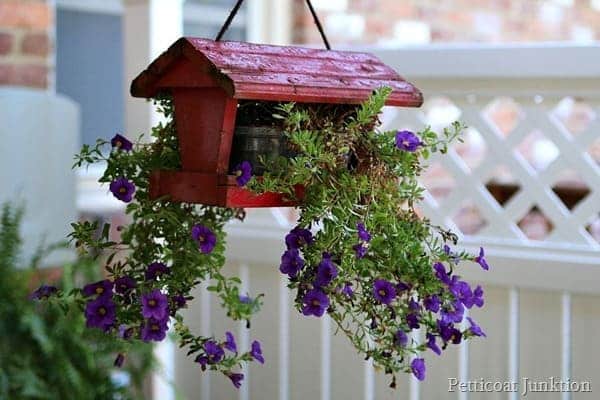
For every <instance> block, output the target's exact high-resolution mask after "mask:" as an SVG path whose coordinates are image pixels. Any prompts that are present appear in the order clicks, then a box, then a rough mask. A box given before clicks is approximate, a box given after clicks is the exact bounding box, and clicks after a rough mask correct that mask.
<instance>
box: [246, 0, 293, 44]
mask: <svg viewBox="0 0 600 400" xmlns="http://www.w3.org/2000/svg"><path fill="white" fill-rule="evenodd" d="M246 2H247V3H248V4H247V7H248V17H247V19H246V21H247V35H248V41H249V42H253V43H265V44H280V45H288V44H290V43H291V41H292V7H293V4H292V0H246Z"/></svg>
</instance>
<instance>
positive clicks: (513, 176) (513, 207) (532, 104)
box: [386, 95, 600, 250]
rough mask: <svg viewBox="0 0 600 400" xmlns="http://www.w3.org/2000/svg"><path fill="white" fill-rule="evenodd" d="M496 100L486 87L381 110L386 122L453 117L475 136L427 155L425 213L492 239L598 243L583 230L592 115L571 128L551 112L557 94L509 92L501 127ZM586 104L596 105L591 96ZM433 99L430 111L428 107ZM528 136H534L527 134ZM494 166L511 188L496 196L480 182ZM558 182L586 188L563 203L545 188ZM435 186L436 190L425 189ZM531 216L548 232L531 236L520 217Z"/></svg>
mask: <svg viewBox="0 0 600 400" xmlns="http://www.w3.org/2000/svg"><path fill="white" fill-rule="evenodd" d="M496 100H497V99H496V97H494V96H489V95H488V96H472V95H460V96H459V95H454V96H449V97H447V98H446V103H445V104H444V103H442V105H439V102H438V105H437V106H433V107H428V105H427V104H426V105H425V108H424V109H423V110H418V111H415V110H400V111H398V112H397V113H396V115H394V116H393V117H391V118H388V122H387V124H386V125H387V127H390V128H391V127H396V126H397V127H411V128H413V129H419V127H422V126H423V125H432V126H434V128H439V127H440V126H442V125H443V124H444V123H450V122H451V121H452V120H453V119H454V118H458V119H459V120H460V121H462V122H463V123H464V124H465V125H467V126H468V127H469V131H467V132H466V136H467V139H469V138H471V139H472V138H475V140H474V141H473V140H470V141H469V140H467V143H466V144H464V145H460V146H452V148H451V149H450V150H449V152H448V153H447V154H446V155H436V156H434V157H433V158H432V159H431V160H430V162H429V164H430V165H431V166H433V167H435V168H436V169H437V173H434V174H433V175H434V176H429V177H426V179H424V184H425V186H426V188H427V189H428V192H427V193H426V195H425V200H424V202H423V203H422V208H423V210H424V212H425V214H426V215H427V216H428V217H430V218H431V219H432V221H433V222H434V223H438V224H442V225H445V226H448V227H449V228H452V229H453V230H455V231H457V232H461V233H463V234H466V235H468V234H471V235H472V236H474V235H476V236H479V237H482V238H488V239H492V240H494V241H496V242H498V241H507V242H510V243H521V244H535V243H534V242H546V243H548V244H552V246H554V247H557V248H561V247H564V248H570V249H572V248H574V247H576V248H586V249H590V250H593V249H595V250H597V249H600V244H599V243H598V241H597V238H594V237H593V235H592V234H591V233H590V231H592V230H591V229H590V227H591V224H592V223H593V222H594V221H595V220H596V219H597V217H598V215H599V214H600V166H599V164H598V162H599V161H600V160H595V159H593V158H592V156H591V155H590V152H589V151H590V146H592V145H593V144H594V142H595V141H596V140H597V139H598V138H599V137H600V120H599V119H597V118H595V119H591V121H590V123H589V124H588V125H587V126H585V127H584V128H583V129H582V131H580V132H577V134H574V133H572V132H570V131H569V129H567V127H566V126H565V124H564V123H563V122H564V121H561V119H560V118H559V117H558V116H557V112H556V107H557V105H558V104H559V103H560V100H561V99H560V98H545V99H542V98H541V97H539V96H529V97H517V98H513V99H512V102H513V103H515V104H516V105H518V107H519V118H516V121H514V122H515V124H513V125H514V126H513V127H510V128H511V129H510V130H509V131H508V132H507V129H506V128H505V127H500V126H499V125H502V124H501V123H499V122H498V121H497V120H496V121H495V120H494V119H493V118H492V117H491V116H490V112H489V109H490V105H491V104H493V103H494V102H495V101H496ZM434 102H435V101H434ZM590 105H591V109H593V110H596V111H598V106H597V104H590ZM436 107H437V108H438V110H437V111H435V110H432V108H436ZM440 108H441V109H442V110H439V109H440ZM443 110H446V111H443ZM444 119H445V121H444ZM440 120H441V121H440ZM532 138H533V139H539V140H533V142H532ZM469 142H470V143H469ZM473 142H475V143H473ZM528 142H532V143H529V144H527V143H528ZM523 148H524V149H523ZM459 150H460V151H459ZM536 159H538V162H536V161H535V160H536ZM473 160H475V161H474V162H473ZM532 160H533V162H532ZM532 164H533V165H532ZM440 167H441V168H440ZM498 167H502V168H504V170H505V171H508V173H509V175H510V182H509V184H510V185H511V186H516V187H517V188H518V190H517V192H516V193H514V195H512V196H511V197H510V198H509V199H508V200H507V201H506V202H505V203H504V204H500V202H499V201H497V200H496V199H495V198H494V196H493V195H492V194H491V193H490V191H488V189H487V188H486V185H487V184H489V183H490V180H491V177H492V176H493V175H494V173H495V171H497V169H498ZM565 171H569V172H572V173H574V174H575V175H576V179H573V181H571V182H569V181H566V182H564V180H563V181H561V182H558V181H559V180H560V177H561V174H562V173H563V172H565ZM436 175H437V176H436ZM449 181H450V182H449ZM557 182H558V183H557ZM504 183H506V182H504ZM561 185H562V187H563V188H564V187H566V188H567V189H568V188H572V187H576V188H579V189H580V191H581V190H583V191H586V190H587V191H589V192H588V193H587V195H585V197H584V198H583V199H582V200H581V201H579V202H577V204H575V205H574V206H573V207H572V209H569V208H568V207H567V205H566V204H565V203H563V201H562V200H561V198H560V197H559V196H558V195H557V193H555V192H554V191H553V188H556V187H557V186H559V187H560V186H561ZM440 187H443V190H441V191H442V192H444V196H434V195H432V193H433V192H435V191H438V192H439V191H440ZM466 203H467V204H468V205H469V206H468V207H465V204H466ZM465 210H466V211H465ZM532 210H534V212H533V213H532V212H531V211H532ZM532 215H533V217H532ZM536 217H537V218H536ZM536 219H537V223H538V224H539V223H545V224H547V225H548V232H545V234H539V235H537V236H536V234H535V231H533V232H534V233H533V234H526V233H524V231H525V232H528V233H529V231H531V229H530V227H529V226H528V224H535V223H536ZM469 220H471V222H472V221H473V220H479V221H480V222H482V224H480V225H481V226H475V229H474V230H475V231H471V229H472V228H473V227H471V228H469V229H466V228H464V226H467V227H469ZM592 228H593V226H592ZM592 232H593V231H592ZM531 236H533V237H534V239H535V241H534V242H533V241H532V238H531Z"/></svg>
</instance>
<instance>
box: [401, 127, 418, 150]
mask: <svg viewBox="0 0 600 400" xmlns="http://www.w3.org/2000/svg"><path fill="white" fill-rule="evenodd" d="M422 145H423V142H421V139H419V138H418V137H417V135H415V134H414V133H412V132H411V131H398V133H396V147H397V148H399V149H400V150H404V151H410V152H414V151H416V150H417V149H418V148H419V147H420V146H422Z"/></svg>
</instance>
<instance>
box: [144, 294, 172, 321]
mask: <svg viewBox="0 0 600 400" xmlns="http://www.w3.org/2000/svg"><path fill="white" fill-rule="evenodd" d="M142 315H143V316H144V318H154V319H156V320H159V321H162V320H164V319H168V318H169V299H168V298H167V296H166V295H165V294H163V293H161V292H160V290H158V289H155V290H153V291H152V292H150V293H146V294H144V295H142Z"/></svg>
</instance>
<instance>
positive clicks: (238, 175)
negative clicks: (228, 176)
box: [233, 161, 252, 187]
mask: <svg viewBox="0 0 600 400" xmlns="http://www.w3.org/2000/svg"><path fill="white" fill-rule="evenodd" d="M233 174H234V175H235V180H236V182H237V184H238V186H239V187H243V186H246V184H247V183H248V182H249V181H250V179H252V164H250V163H249V162H248V161H242V162H241V163H240V164H238V165H236V166H235V168H233Z"/></svg>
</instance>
